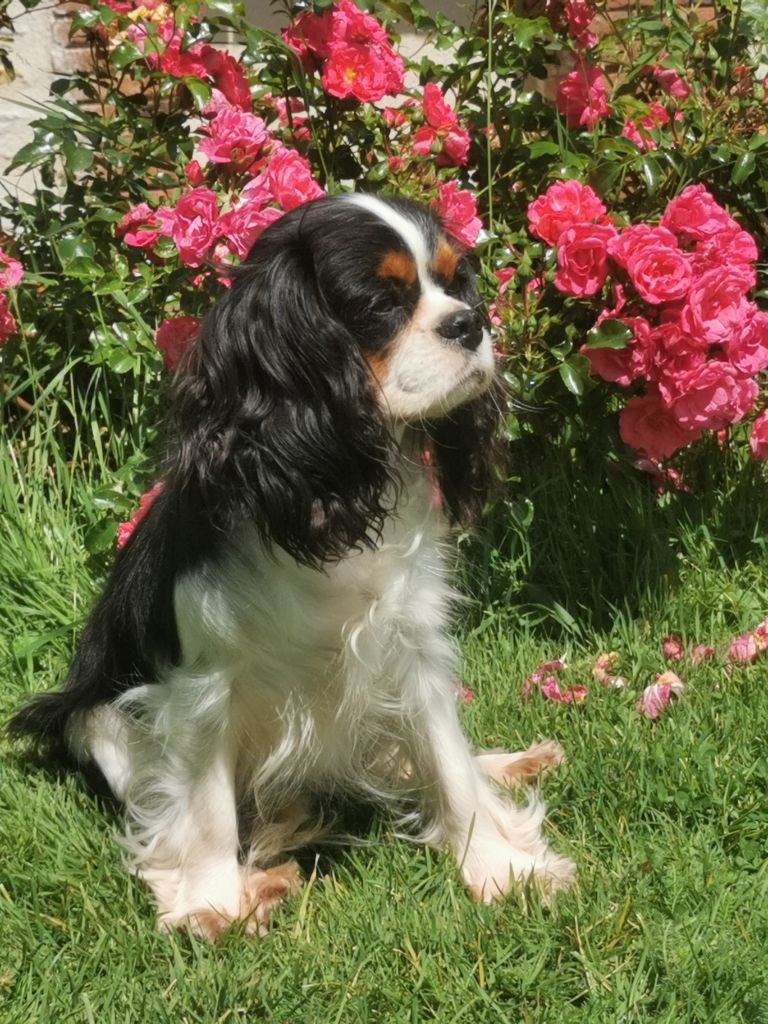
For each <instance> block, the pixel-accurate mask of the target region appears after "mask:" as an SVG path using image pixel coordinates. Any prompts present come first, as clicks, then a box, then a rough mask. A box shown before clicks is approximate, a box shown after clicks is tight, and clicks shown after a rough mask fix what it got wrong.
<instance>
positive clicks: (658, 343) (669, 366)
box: [646, 319, 707, 405]
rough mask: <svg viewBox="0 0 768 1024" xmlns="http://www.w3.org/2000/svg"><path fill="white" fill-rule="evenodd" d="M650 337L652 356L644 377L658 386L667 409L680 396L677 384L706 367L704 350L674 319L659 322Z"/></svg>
mask: <svg viewBox="0 0 768 1024" xmlns="http://www.w3.org/2000/svg"><path fill="white" fill-rule="evenodd" d="M651 334H652V337H651V343H650V348H651V352H652V356H651V360H650V364H649V366H648V369H647V371H646V377H647V378H648V380H651V381H654V382H655V383H657V384H658V387H659V391H660V393H661V396H662V398H663V399H664V401H665V403H666V404H667V405H670V404H671V403H672V402H673V401H674V400H675V399H676V398H677V397H678V396H679V394H680V389H679V388H678V384H677V382H678V380H679V379H680V378H682V376H683V375H684V374H687V373H690V372H691V371H692V370H695V369H697V368H698V367H700V366H703V365H704V364H705V363H706V361H707V355H706V350H705V348H703V347H702V346H701V345H700V344H697V343H696V342H695V341H694V340H693V339H692V338H690V337H689V336H688V335H687V334H686V333H685V332H684V331H683V330H682V329H681V327H680V323H679V321H677V320H675V319H671V320H666V321H663V322H662V323H660V324H659V325H658V327H655V328H653V329H652V332H651Z"/></svg>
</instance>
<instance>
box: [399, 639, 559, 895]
mask: <svg viewBox="0 0 768 1024" xmlns="http://www.w3.org/2000/svg"><path fill="white" fill-rule="evenodd" d="M441 661H442V662H443V663H444V662H445V659H444V658H437V659H435V658H425V657H423V656H422V657H420V658H418V660H417V663H416V664H414V665H413V666H412V668H413V671H414V672H415V678H416V679H417V688H418V692H419V693H420V694H421V695H422V701H421V708H422V710H421V711H420V712H419V713H418V714H417V715H416V716H415V717H414V719H413V720H412V721H413V724H414V725H415V728H414V729H413V732H412V734H411V736H412V739H411V744H412V746H411V764H412V766H413V769H414V771H413V780H414V782H415V783H416V785H417V786H418V787H419V789H420V791H421V793H422V794H423V799H424V803H425V813H426V816H427V818H428V820H430V821H431V825H427V841H428V842H429V843H430V844H431V845H439V846H445V847H447V848H449V849H450V850H451V851H452V852H453V854H454V856H455V857H456V860H457V861H458V863H459V866H460V869H461V873H462V876H463V878H464V881H465V882H466V884H467V886H468V888H469V890H470V892H471V893H472V895H473V896H474V897H475V898H476V899H478V900H482V901H484V902H490V901H491V900H493V899H495V898H496V897H498V896H500V895H503V894H504V893H506V892H508V891H509V890H510V888H511V887H512V885H514V884H515V882H524V881H526V880H527V879H533V880H534V881H535V882H536V883H537V884H538V885H539V886H540V887H541V888H542V889H543V890H544V891H545V892H552V891H554V890H556V889H560V888H563V887H564V886H566V885H568V884H569V883H570V882H571V881H572V879H573V875H574V865H573V863H572V862H571V861H570V860H568V859H567V858H566V857H562V856H560V855H558V854H556V853H554V852H553V851H552V850H551V849H550V847H549V846H548V844H547V842H546V840H545V839H544V836H543V834H542V822H543V818H544V806H543V804H542V803H541V802H539V801H538V800H532V801H531V802H530V803H529V804H528V805H527V806H526V807H517V806H515V804H514V803H512V802H511V800H509V799H508V798H506V797H505V796H503V795H501V794H499V793H496V792H495V791H494V790H493V789H492V788H491V786H490V785H489V782H488V780H487V778H486V776H485V773H484V772H483V770H482V767H481V765H480V764H479V763H478V761H477V760H476V758H475V757H474V755H473V753H472V751H471V749H470V746H469V743H468V742H467V739H466V738H465V736H464V734H463V732H462V731H461V727H460V725H459V721H458V715H457V710H456V701H455V698H454V696H453V692H452V691H453V687H452V683H451V679H452V673H451V672H450V671H448V672H441V671H440V670H439V669H438V668H437V666H438V665H439V664H440V662H441Z"/></svg>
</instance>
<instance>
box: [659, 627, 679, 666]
mask: <svg viewBox="0 0 768 1024" xmlns="http://www.w3.org/2000/svg"><path fill="white" fill-rule="evenodd" d="M661 649H662V651H663V652H664V657H665V658H669V659H670V660H671V661H680V659H681V658H682V656H683V653H684V648H683V641H682V640H681V638H680V637H679V636H677V634H676V633H671V634H670V635H669V636H665V637H664V639H663V640H662V642H661Z"/></svg>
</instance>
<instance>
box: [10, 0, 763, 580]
mask: <svg viewBox="0 0 768 1024" xmlns="http://www.w3.org/2000/svg"><path fill="white" fill-rule="evenodd" d="M705 13H706V14H707V16H706V17H704V16H700V14H699V13H698V12H697V10H695V9H691V8H690V7H689V6H688V5H685V6H683V5H676V4H670V3H667V2H664V0H656V2H654V3H649V4H637V5H636V6H634V5H630V6H629V8H628V9H622V10H620V11H619V12H613V13H612V11H611V8H610V5H609V7H607V8H601V9H600V12H599V13H597V12H596V10H595V8H594V6H593V3H592V0H564V2H563V0H518V2H516V3H503V4H496V3H494V4H491V5H490V6H489V7H486V8H482V9H480V10H479V11H478V13H477V16H476V17H475V20H474V21H473V22H472V24H471V25H469V26H466V25H464V26H458V25H455V24H453V23H451V22H450V21H448V19H447V18H446V17H445V16H444V15H441V14H438V15H437V16H435V17H432V16H430V15H429V14H428V13H427V12H426V11H425V10H424V9H423V8H422V7H421V5H420V4H419V3H418V2H417V0H397V2H389V3H381V4H380V5H379V6H378V7H377V8H376V10H375V12H373V13H368V12H366V11H363V10H362V9H360V8H358V7H357V6H355V4H353V3H352V0H339V2H338V3H335V4H332V5H327V4H316V5H315V6H314V7H313V8H306V9H304V8H302V9H298V10H294V11H287V10H286V13H285V31H284V32H283V33H282V34H281V35H279V34H273V33H270V32H267V31H265V30H262V29H259V28H256V27H254V26H252V25H249V24H248V23H247V22H246V20H245V17H244V14H243V10H242V7H241V5H240V4H238V3H236V2H234V0H212V2H210V3H208V4H205V5H203V4H201V3H199V2H198V0H189V2H187V3H183V4H173V5H171V4H168V3H164V2H158V0H152V2H149V3H144V4H141V5H140V4H139V3H138V2H134V0H109V2H108V3H104V4H96V3H94V4H84V5H83V6H82V7H81V8H80V9H79V10H78V11H77V13H76V14H75V15H74V18H73V23H72V30H73V33H78V34H82V35H83V36H84V37H85V38H86V39H87V40H88V43H89V45H90V48H91V54H92V68H91V71H90V72H89V73H88V74H85V75H78V76H75V77H73V78H71V79H66V80H60V81H58V82H55V83H54V86H53V92H52V95H51V98H50V102H49V103H48V104H47V105H46V107H45V109H41V110H40V113H39V116H38V117H37V119H36V121H35V136H34V140H33V141H32V142H31V143H30V144H29V145H27V146H25V147H24V148H23V149H22V150H21V151H20V152H19V153H18V154H17V156H16V158H15V160H14V164H13V167H14V168H15V169H16V170H22V169H23V170H29V171H33V172H34V174H35V180H36V188H35V190H34V192H33V194H32V195H31V196H24V197H23V198H21V199H19V198H16V197H15V196H14V194H13V193H12V192H11V191H10V190H9V191H7V193H6V196H5V197H4V198H3V199H2V201H0V218H1V219H2V225H3V234H4V237H3V238H2V239H1V240H0V250H1V251H0V339H1V340H2V342H3V343H4V346H3V349H2V373H3V377H4V386H5V397H6V402H5V416H6V419H7V422H8V425H9V427H10V428H11V429H12V430H13V431H15V432H16V433H15V436H17V437H20V438H23V436H24V432H25V430H26V426H27V424H29V422H30V421H31V420H32V419H34V417H35V416H36V413H37V411H38V410H39V408H40V406H41V404H43V405H44V404H46V403H50V402H51V401H52V400H53V399H54V398H62V396H66V401H64V400H62V401H61V403H60V409H59V412H58V414H57V424H56V429H57V431H58V433H59V441H60V444H61V446H62V449H63V450H64V452H65V453H68V456H69V457H70V458H71V459H72V460H73V461H75V462H76V463H80V464H82V466H83V467H84V468H85V469H86V470H87V467H88V465H89V461H90V459H91V457H92V455H93V454H94V452H97V453H98V455H99V457H100V459H101V460H102V463H103V461H104V458H105V457H106V462H107V464H110V465H111V471H112V474H113V477H112V479H111V480H109V481H108V486H106V487H105V488H104V490H103V492H102V497H103V502H104V506H105V511H106V515H107V519H108V523H107V528H105V530H103V531H100V532H98V534H97V535H95V536H93V537H92V544H93V547H94V550H96V551H98V550H102V549H104V548H106V547H108V546H110V545H111V543H112V538H113V531H114V526H115V524H116V522H117V521H118V520H119V519H121V518H127V514H128V513H129V511H130V509H131V508H132V507H133V506H134V504H135V499H136V497H137V495H138V494H139V493H141V491H142V490H143V489H145V487H146V486H147V485H148V484H149V483H150V482H151V476H150V475H149V472H148V471H147V470H145V469H143V468H142V466H143V463H142V460H143V453H144V452H145V451H146V450H147V448H148V447H149V446H150V445H151V441H152V437H153V434H154V430H155V426H156V423H157V422H158V420H159V417H160V415H161V413H162V406H163V401H164V394H165V387H164V377H167V374H168V373H169V372H172V371H173V369H174V368H175V366H176V363H177V361H178V358H179V356H180V354H181V352H182V351H183V349H184V347H185V346H186V345H187V344H189V342H190V340H191V339H192V338H193V337H194V335H195V331H196V328H197V325H198V323H199V319H200V317H201V316H202V315H203V313H204V311H205V310H206V309H207V308H208V307H209V306H210V304H211V301H212V300H213V298H214V297H215V295H216V294H217V292H218V291H219V289H220V288H221V287H223V286H226V275H227V265H228V264H231V263H236V262H237V261H238V260H239V259H240V258H242V257H243V256H244V255H245V253H246V252H247V250H248V248H249V246H250V245H251V244H252V242H253V241H254V239H255V238H256V237H257V236H258V233H259V232H260V231H261V230H262V229H263V227H264V226H265V225H266V224H268V223H269V222H270V221H271V220H273V219H274V218H276V217H278V216H280V214H281V213H282V212H283V211H285V210H289V209H292V208H293V207H294V206H296V205H298V204H299V203H301V202H304V201H306V200H308V199H311V198H313V197H314V196H317V195H320V194H322V193H323V192H324V191H326V192H336V191H342V190H351V189H357V190H385V191H389V192H392V191H397V192H401V193H403V194H405V195H409V196H412V197H415V198H419V199H422V200H425V201H426V202H429V203H431V204H432V205H433V206H434V208H435V209H436V210H437V212H438V213H439V214H440V216H441V217H442V218H443V220H444V222H445V224H446V226H447V228H448V229H449V230H450V231H451V232H452V233H453V234H454V235H455V236H456V238H457V239H459V240H460V241H461V242H462V243H463V244H464V245H466V246H468V247H474V248H475V252H476V254H477V257H478V268H479V271H480V274H481V278H482V283H483V287H484V289H485V292H486V295H487V297H488V300H489V302H490V303H491V304H492V307H491V308H492V315H493V319H494V322H495V324H496V330H497V345H498V350H499V358H500V362H501V372H502V373H503V375H504V377H505V379H506V381H507V383H508V385H509V395H510V406H509V411H508V417H507V423H506V434H507V440H508V442H509V444H510V446H511V448H512V451H513V454H514V459H513V460H512V464H513V465H514V466H515V474H516V476H515V478H514V479H512V480H508V481H506V487H505V489H504V490H503V491H502V492H501V493H500V496H499V499H498V502H497V505H496V510H495V516H494V517H493V519H492V520H491V522H492V534H491V536H492V543H491V546H490V548H488V547H487V548H486V553H487V551H488V550H492V551H493V559H494V560H495V561H494V565H490V563H486V564H487V565H488V566H489V567H490V568H494V566H495V567H496V568H498V564H499V561H498V560H499V559H501V562H503V563H504V565H505V566H506V568H505V570H504V573H502V574H501V575H502V576H504V578H505V579H507V577H514V574H515V571H516V569H515V566H516V565H517V561H516V560H517V558H518V555H517V554H516V551H518V549H519V542H520V538H521V537H523V538H524V537H525V535H526V533H527V531H529V529H530V527H531V521H532V518H533V516H534V514H535V504H536V503H535V500H534V502H533V504H532V503H531V500H530V494H531V492H532V491H534V490H535V488H534V487H532V486H531V479H532V478H534V477H536V475H538V478H539V479H540V477H541V467H542V465H549V464H550V463H547V462H544V463H543V462H542V459H547V458H549V455H551V454H552V453H554V454H555V458H556V460H557V462H558V465H560V466H561V468H562V464H563V460H565V461H566V462H568V463H569V465H570V467H571V470H570V471H571V472H572V473H573V476H574V478H579V479H580V480H581V481H582V483H583V481H584V480H585V479H587V478H588V477H589V478H590V479H592V480H597V481H599V482H598V484H597V486H598V487H599V488H601V487H604V486H609V488H612V487H613V486H614V485H613V484H612V483H611V482H610V481H611V477H612V476H613V479H614V480H615V479H618V478H619V477H620V478H622V479H625V480H627V479H629V478H631V476H632V474H635V475H636V474H637V470H636V469H633V468H632V467H633V465H635V464H636V465H637V466H639V467H640V468H641V469H645V470H647V471H648V472H649V473H650V474H651V476H650V478H649V482H651V483H653V484H654V485H655V486H656V487H657V488H659V489H660V490H664V489H665V488H667V487H668V486H669V485H670V484H674V485H675V486H677V487H685V486H687V484H686V482H685V481H690V482H691V484H692V485H693V486H694V487H695V486H696V484H697V480H699V479H700V478H701V475H702V469H701V467H702V466H703V465H706V467H707V468H706V472H710V471H711V468H712V464H713V462H717V461H718V460H719V461H721V462H723V464H725V463H726V462H727V461H728V460H729V459H731V462H732V463H733V459H734V458H736V460H737V461H738V460H742V461H743V456H742V455H741V454H740V452H744V453H748V451H749V449H748V447H747V445H746V436H747V428H746V427H743V428H736V433H735V435H733V436H734V437H735V440H731V435H729V433H728V431H729V430H730V428H731V424H733V423H735V422H737V421H740V420H744V422H745V423H748V422H751V421H752V420H754V418H755V416H756V415H758V414H759V413H760V408H761V405H762V402H763V397H762V395H763V377H764V372H765V367H766V365H768V326H767V325H768V318H767V317H766V316H765V314H763V313H762V312H761V311H760V310H759V302H760V298H761V294H762V289H763V288H764V287H765V282H764V281H763V280H761V277H760V265H759V263H757V259H758V253H759V252H761V251H764V250H765V245H766V240H767V236H768V217H767V216H766V211H767V209H768V130H767V129H766V125H765V108H766V84H765V83H764V82H763V81H762V76H764V75H765V71H766V68H765V66H764V65H763V64H761V61H762V59H763V57H764V52H763V50H762V49H761V45H762V44H761V43H760V40H761V39H762V40H765V39H766V38H768V31H766V18H765V14H764V13H763V12H762V8H761V5H760V4H759V3H758V2H757V0H755V2H753V3H750V2H744V3H741V2H736V0H727V2H725V3H723V4H720V5H718V8H717V12H716V14H714V15H713V13H712V11H711V10H708V11H707V12H705ZM405 28H409V29H410V30H413V31H418V32H419V33H422V34H425V35H426V36H428V37H429V39H430V40H431V41H432V43H433V44H434V45H435V47H436V49H433V50H430V51H429V53H428V54H427V55H424V54H423V53H422V55H420V57H419V60H418V62H415V61H414V60H409V59H406V58H405V57H404V56H403V54H402V53H401V52H400V48H399V45H398V39H399V37H398V32H399V31H403V30H404V29H405ZM233 38H234V39H237V40H239V42H238V43H237V44H236V45H234V46H231V45H230V46H229V48H228V49H227V50H225V49H223V48H222V46H221V45H220V44H221V42H222V41H224V40H227V41H231V40H232V39H233ZM22 268H23V270H22ZM756 270H757V272H756ZM22 272H23V274H24V276H23V277H22ZM85 409H88V410H89V415H90V419H91V422H90V424H89V425H88V427H87V429H85V427H84V424H83V422H82V416H83V410H85ZM618 413H621V416H620V417H619V416H618V415H617V414H618ZM619 425H620V428H621V429H620V432H619ZM739 430H741V433H739ZM713 432H717V433H716V434H714V433H713ZM767 433H768V424H766V417H765V416H764V415H762V414H760V415H758V418H757V424H756V427H755V430H754V436H753V438H752V451H753V453H754V455H757V456H759V457H762V456H763V455H764V454H765V452H766V450H767V449H768V440H766V434H767ZM712 438H716V439H715V440H712ZM734 450H736V455H734V454H733V453H734ZM673 455H674V456H675V458H676V460H677V461H676V463H675V464H674V465H671V464H669V463H665V462H662V460H665V459H667V458H668V457H669V456H673ZM552 464H554V463H552ZM596 467H597V468H596ZM681 471H682V473H683V478H684V479H681V476H680V472H681ZM590 474H591V476H590ZM617 474H618V476H617ZM642 479H645V478H644V477H643V478H642ZM521 480H522V481H523V484H524V487H523V488H522V489H518V487H517V484H519V482H520V481H521ZM606 480H608V481H609V483H608V484H607V485H606ZM632 486H634V484H633V485H632ZM521 493H522V494H523V495H524V497H521V496H520V494H521ZM681 500H682V499H681ZM543 507H544V505H543V504H542V506H541V508H542V509H543ZM619 519H621V516H619ZM619 540H620V538H613V539H610V538H609V539H608V540H607V543H614V544H615V543H617V542H618V541H619ZM524 546H525V545H524ZM510 567H512V568H510ZM491 575H492V576H494V573H492V574H491ZM495 578H496V580H497V582H498V579H499V578H500V577H499V573H498V572H496V573H495ZM502 595H506V596H509V590H508V583H507V582H502V584H501V585H500V587H499V588H497V590H496V591H495V592H494V595H493V596H495V597H496V598H499V597H500V596H502ZM582 597H583V595H582Z"/></svg>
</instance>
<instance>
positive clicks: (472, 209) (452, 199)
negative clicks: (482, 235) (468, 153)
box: [432, 181, 483, 246]
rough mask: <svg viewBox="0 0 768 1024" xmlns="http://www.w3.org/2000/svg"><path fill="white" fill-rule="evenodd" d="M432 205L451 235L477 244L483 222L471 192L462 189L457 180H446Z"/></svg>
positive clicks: (466, 243)
mask: <svg viewBox="0 0 768 1024" xmlns="http://www.w3.org/2000/svg"><path fill="white" fill-rule="evenodd" d="M432 205H433V206H434V207H435V211H436V212H437V215H438V217H439V218H440V220H441V221H442V223H443V227H444V228H445V230H446V231H447V232H448V233H449V234H450V235H453V237H454V238H456V239H458V240H459V241H460V242H461V243H462V244H463V245H467V246H473V245H474V244H475V242H476V240H477V235H478V232H479V231H480V228H481V227H482V226H483V222H482V221H481V220H480V218H479V217H478V216H477V204H476V202H475V197H474V196H473V195H472V193H471V192H466V191H461V190H460V189H459V186H458V183H457V182H455V181H446V182H445V184H443V185H441V186H440V192H439V194H438V198H437V199H436V200H435V201H433V204H432Z"/></svg>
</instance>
